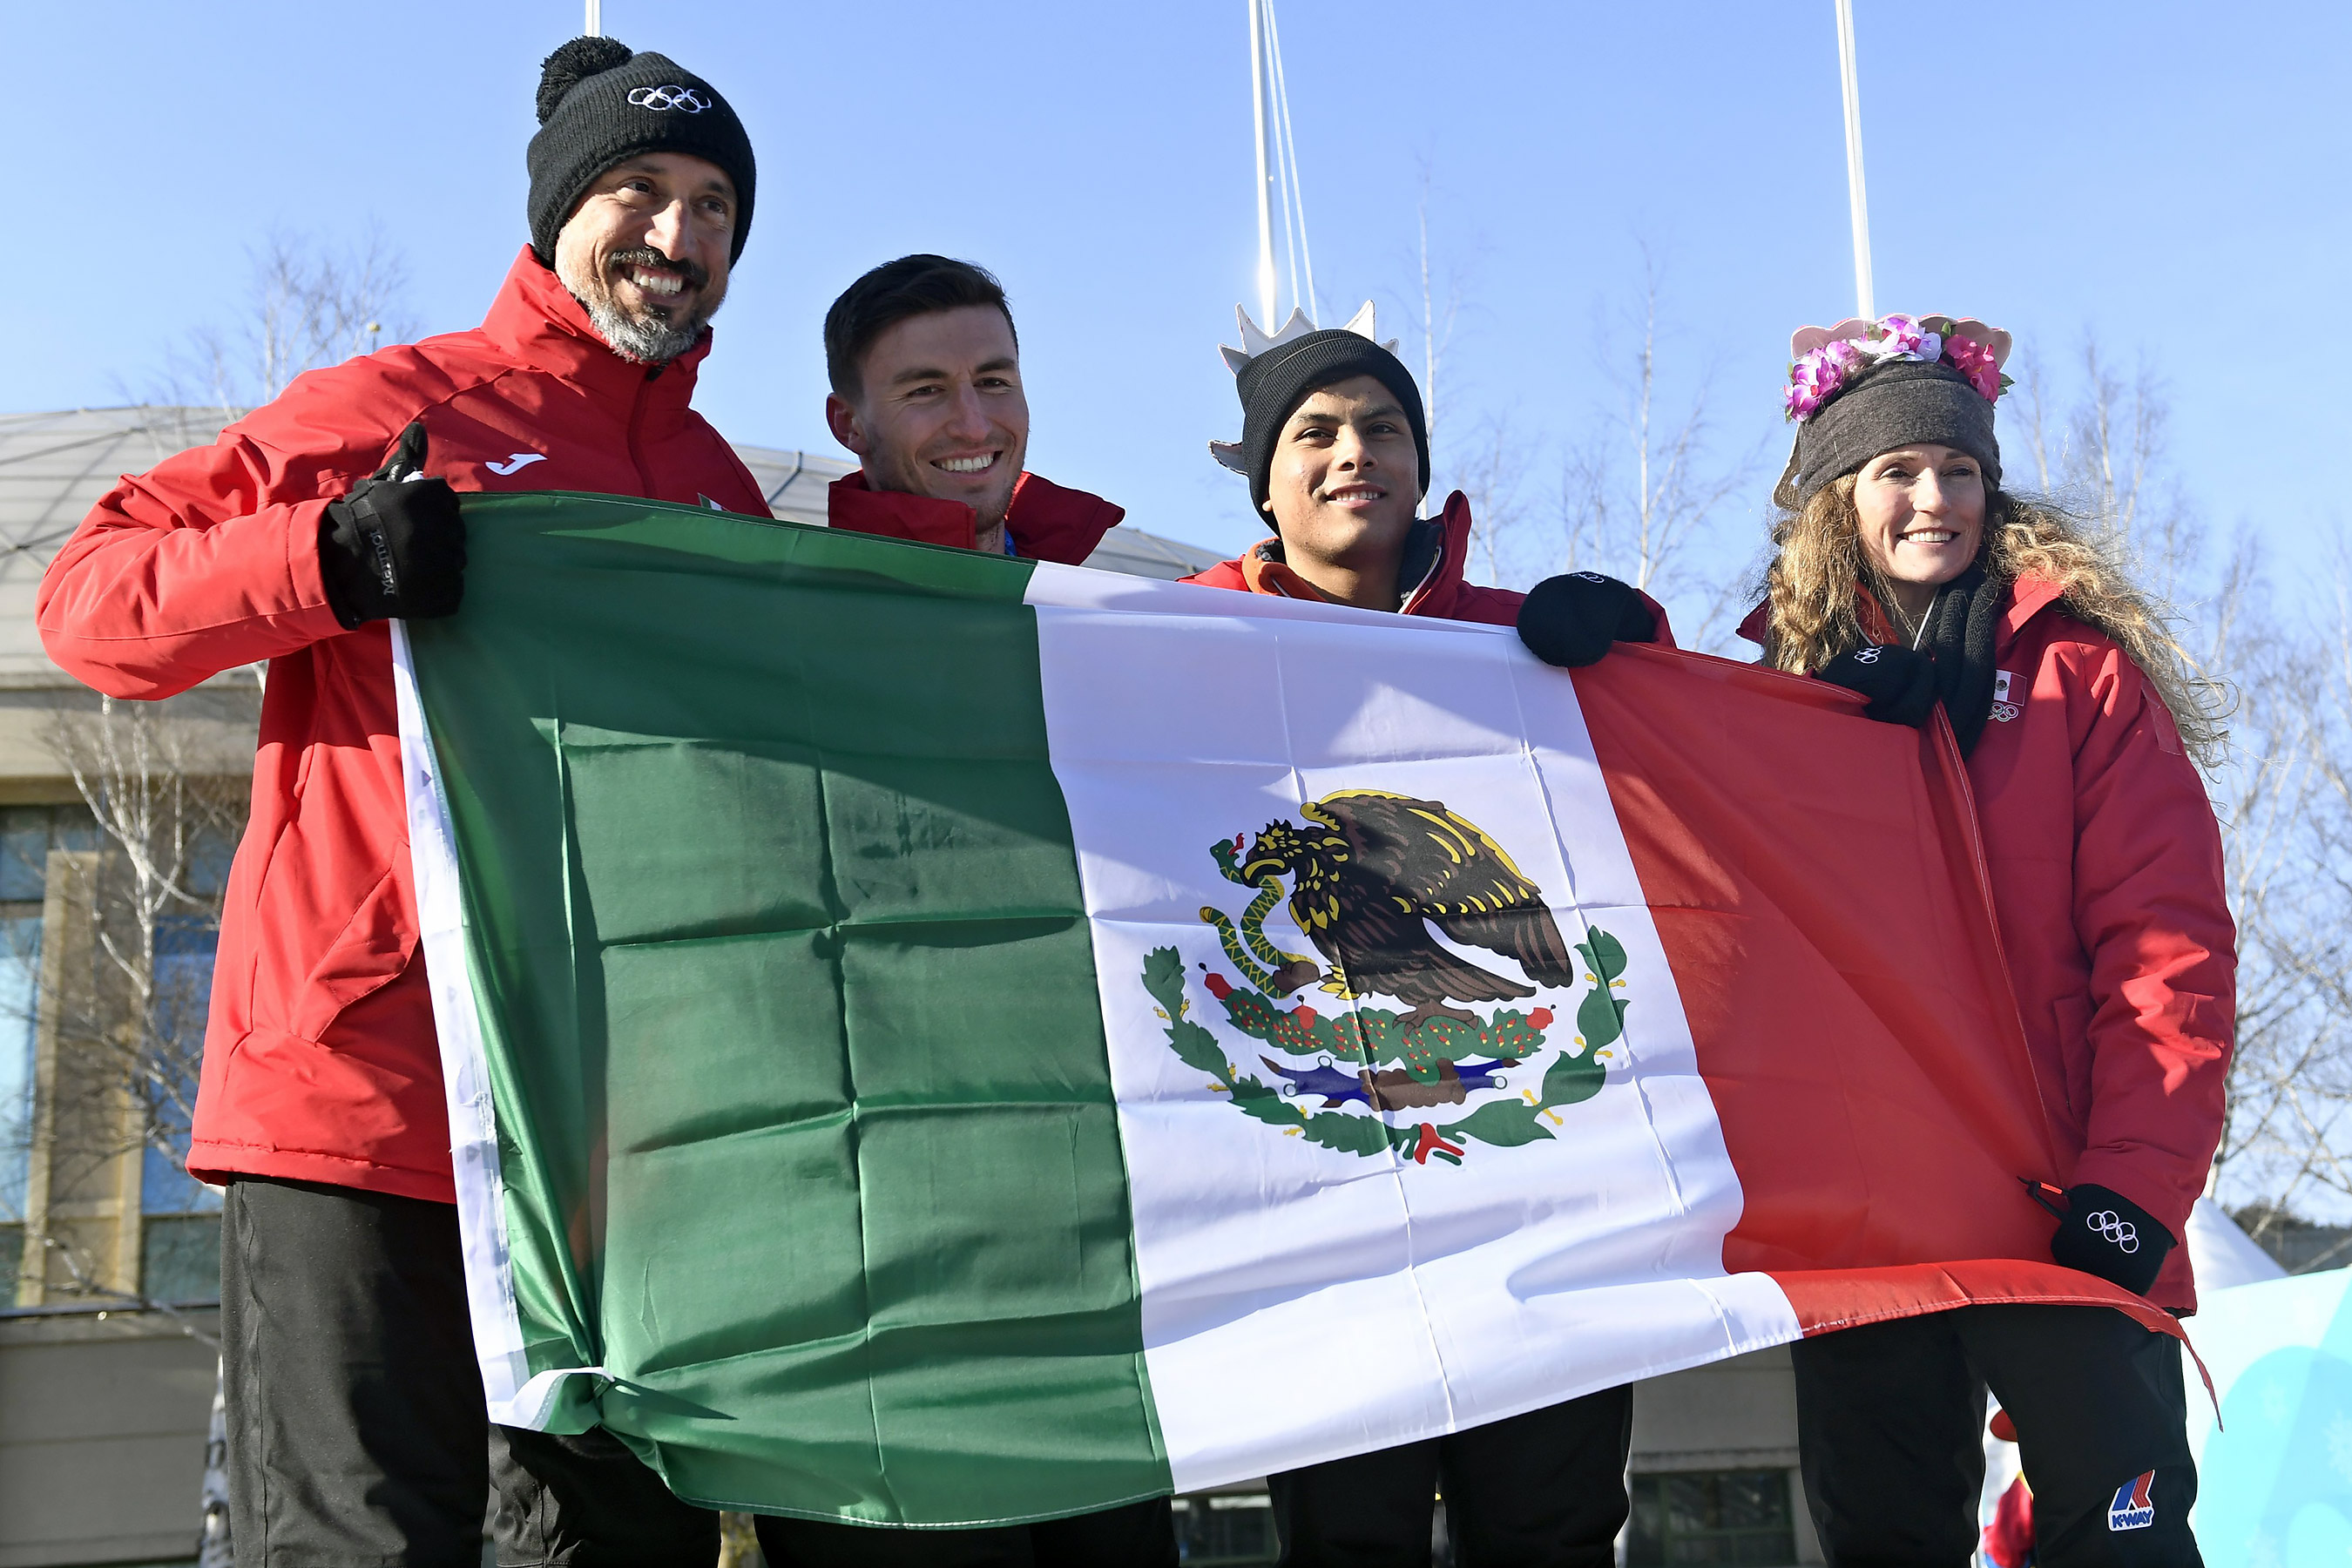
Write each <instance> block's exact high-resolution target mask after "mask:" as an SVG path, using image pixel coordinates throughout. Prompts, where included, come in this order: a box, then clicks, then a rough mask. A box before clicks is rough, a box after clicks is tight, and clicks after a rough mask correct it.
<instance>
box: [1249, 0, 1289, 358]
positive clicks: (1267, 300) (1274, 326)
mask: <svg viewBox="0 0 2352 1568" xmlns="http://www.w3.org/2000/svg"><path fill="white" fill-rule="evenodd" d="M1248 4H1249V16H1250V122H1251V125H1252V128H1253V129H1254V130H1255V132H1256V133H1257V299H1258V321H1259V322H1260V324H1261V325H1262V326H1263V327H1264V328H1265V331H1269V332H1271V331H1279V330H1280V329H1281V326H1282V323H1281V322H1279V321H1276V320H1275V319H1274V289H1275V277H1274V208H1273V205H1272V202H1273V198H1274V186H1273V184H1271V182H1270V181H1269V179H1268V177H1267V174H1266V168H1265V33H1264V29H1263V28H1261V27H1260V26H1259V25H1258V14H1257V13H1258V0H1248Z"/></svg>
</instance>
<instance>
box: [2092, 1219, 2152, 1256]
mask: <svg viewBox="0 0 2352 1568" xmlns="http://www.w3.org/2000/svg"><path fill="white" fill-rule="evenodd" d="M2083 1223H2084V1225H2085V1226H2089V1227H2090V1228H2091V1229H2093V1230H2095V1231H2097V1232H2098V1233H2099V1239H2100V1240H2102V1241H2104V1242H2105V1243H2107V1244H2108V1245H2109V1246H2110V1247H2114V1248H2115V1249H2116V1251H2118V1252H2137V1251H2138V1250H2139V1228H2138V1227H2137V1226H2135V1225H2133V1224H2132V1222H2131V1221H2129V1220H2127V1219H2126V1218H2124V1216H2123V1215H2119V1214H2117V1213H2116V1211H2115V1210H2113V1209H2101V1210H2100V1211H2099V1212H2098V1213H2096V1214H2093V1215H2084V1216H2083Z"/></svg>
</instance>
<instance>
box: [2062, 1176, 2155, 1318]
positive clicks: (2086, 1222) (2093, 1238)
mask: <svg viewBox="0 0 2352 1568" xmlns="http://www.w3.org/2000/svg"><path fill="white" fill-rule="evenodd" d="M2173 1246H2174V1242H2173V1237H2172V1233H2171V1232H2170V1231H2168V1230H2167V1229H2165V1228H2164V1226H2161V1225H2158V1223H2157V1220H2156V1216H2155V1215H2152V1214H2150V1213H2148V1212H2147V1210H2146V1209H2144V1208H2142V1207H2140V1206H2139V1205H2137V1204H2136V1203H2134V1202H2132V1201H2131V1199H2129V1198H2127V1197H2126V1196H2124V1195H2123V1194H2121V1193H2119V1192H2116V1191H2115V1190H2114V1189H2112V1188H2109V1187H2103V1186H2100V1185H2099V1184H2096V1183H2095V1182H2086V1183H2084V1184H2083V1185H2081V1186H2079V1187H2069V1188H2067V1189H2066V1217H2065V1218H2064V1219H2062V1220H2060V1221H2059V1222H2058V1234H2057V1235H2055V1236H2053V1237H2051V1238H2050V1256H2051V1257H2052V1258H2055V1259H2056V1260H2057V1261H2059V1262H2060V1263H2063V1264H2064V1265H2065V1266H2066V1267H2067V1268H2079V1269H2081V1270H2082V1271H2083V1272H2084V1273H2085V1274H2095V1275H2097V1276H2098V1277H2099V1278H2100V1279H2105V1280H2107V1281H2109V1282H2110V1283H2112V1284H2116V1285H2120V1286H2122V1287H2123V1288H2124V1289H2126V1290H2129V1291H2130V1292H2132V1293H2133V1294H2134V1295H2136V1296H2145V1295H2147V1288H2148V1287H2149V1286H2151V1285H2153V1284H2155V1283H2156V1276H2157V1271H2158V1269H2160V1268H2163V1267H2164V1255H2165V1254H2166V1253H2168V1252H2170V1251H2171V1250H2172V1248H2173Z"/></svg>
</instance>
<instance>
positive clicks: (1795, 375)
mask: <svg viewBox="0 0 2352 1568" xmlns="http://www.w3.org/2000/svg"><path fill="white" fill-rule="evenodd" d="M2009 350H2010V335H2009V334H2008V333H2007V332H2004V331H2000V330H1998V329H1997V328H1992V327H1988V326H1986V325H1985V324H1984V323H1983V322H1982V321H1955V320H1953V319H1952V318H1951V317H1949V316H1921V317H1911V316H1899V315H1898V316H1888V317H1885V318H1884V319H1883V320H1880V321H1858V320H1857V321H1841V322H1839V323H1838V324H1837V325H1836V326H1834V327H1805V328H1801V329H1800V330H1799V331H1798V332H1797V333H1796V335H1795V337H1794V338H1792V339H1791V340H1790V351H1789V352H1790V361H1791V363H1790V366H1789V384H1788V388H1787V391H1786V394H1785V399H1786V408H1787V412H1788V416H1789V417H1790V419H1792V420H1794V421H1796V425H1797V440H1796V445H1795V447H1794V448H1793V449H1792V450H1791V451H1790V454H1789V466H1788V468H1787V469H1786V470H1785V471H1784V472H1783V473H1782V474H1781V476H1780V483H1779V485H1777V486H1776V487H1774V489H1773V491H1772V500H1773V501H1774V502H1775V503H1776V504H1778V505H1780V506H1782V507H1785V508H1787V509H1789V510H1796V509H1797V508H1799V507H1801V506H1803V505H1804V504H1805V502H1807V501H1809V500H1811V499H1812V498H1813V497H1814V496H1815V495H1816V494H1818V493H1819V492H1820V490H1821V489H1822V487H1823V486H1824V485H1827V484H1828V483H1829V482H1830V481H1831V480H1832V479H1841V478H1843V477H1844V476H1845V475H1847V474H1851V473H1853V471H1854V470H1855V469H1857V468H1861V467H1862V466H1863V465H1864V463H1867V462H1868V461H1870V459H1871V458H1874V457H1876V456H1878V455H1879V454H1880V453H1881V452H1891V451H1893V450H1894V449H1895V448H1896V447H1910V446H1920V445H1931V444H1932V445H1935V446H1941V447H1953V448H1955V449H1957V450H1958V451H1962V452H1966V453H1967V454H1968V455H1969V456H1970V457H1971V458H1975V459H1976V460H1977V462H1978V463H1979V465H1980V466H1981V467H1982V468H1983V469H1984V477H1985V485H1986V488H1987V489H1998V488H1999V487H2000V441H1999V439H1997V438H1996V437H1995V436H1994V434H1993V405H1994V402H1995V401H1996V400H1997V399H1998V398H1999V397H2000V395H2001V393H2002V392H2004V391H2006V390H2007V389H2008V387H2009V377H2007V376H2005V375H2003V374H2001V373H2000V363H2001V362H2002V361H2003V360H2005V359H2007V358H2008V357H2009Z"/></svg>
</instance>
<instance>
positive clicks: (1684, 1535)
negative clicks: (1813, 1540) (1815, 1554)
mask: <svg viewBox="0 0 2352 1568" xmlns="http://www.w3.org/2000/svg"><path fill="white" fill-rule="evenodd" d="M1796 1560H1797V1537H1796V1530H1795V1527H1794V1525H1793V1524H1792V1522H1791V1518H1790V1511H1789V1472H1788V1471H1786V1470H1697V1471H1692V1472H1689V1473H1686V1474H1665V1475H1637V1476H1635V1477H1633V1529H1632V1531H1631V1532H1630V1533H1629V1535H1628V1536H1627V1539H1626V1543H1625V1563H1626V1568H1669V1565H1674V1568H1680V1565H1682V1564H1685V1563H1733V1564H1738V1565H1740V1568H1784V1565H1785V1564H1788V1563H1794V1562H1796Z"/></svg>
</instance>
